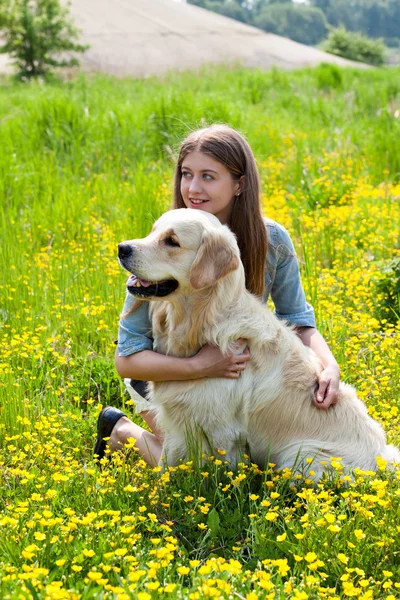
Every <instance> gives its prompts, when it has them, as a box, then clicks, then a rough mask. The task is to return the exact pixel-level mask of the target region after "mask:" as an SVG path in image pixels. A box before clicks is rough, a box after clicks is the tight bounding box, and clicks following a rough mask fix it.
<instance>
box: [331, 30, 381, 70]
mask: <svg viewBox="0 0 400 600" xmlns="http://www.w3.org/2000/svg"><path fill="white" fill-rule="evenodd" d="M321 47H322V49H323V50H325V52H329V53H330V54H336V56H342V57H343V58H348V59H349V60H355V61H358V62H364V63H368V64H370V65H375V66H380V65H383V63H384V62H385V52H386V47H385V45H384V43H383V41H382V40H381V39H371V38H368V37H366V36H365V35H362V34H361V33H353V32H351V31H347V30H346V29H345V28H344V27H339V28H338V29H334V30H332V31H331V32H330V34H329V36H328V39H327V40H326V41H325V42H324V43H323V44H322V46H321Z"/></svg>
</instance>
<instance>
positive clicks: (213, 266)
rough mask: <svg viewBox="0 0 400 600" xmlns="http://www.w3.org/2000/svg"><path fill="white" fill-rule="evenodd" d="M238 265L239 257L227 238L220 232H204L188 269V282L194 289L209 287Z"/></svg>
mask: <svg viewBox="0 0 400 600" xmlns="http://www.w3.org/2000/svg"><path fill="white" fill-rule="evenodd" d="M238 266H239V258H238V257H237V255H236V254H235V252H234V250H233V248H232V247H231V246H230V244H229V242H228V240H226V239H225V238H224V236H223V235H221V234H220V233H215V232H212V233H210V232H205V233H204V235H203V239H202V242H201V246H200V248H199V250H198V252H197V256H196V258H195V260H194V263H193V264H192V268H191V270H190V284H191V286H192V287H193V288H194V289H195V290H201V289H203V288H207V287H210V286H211V285H214V283H216V282H217V281H218V280H219V279H221V278H222V277H225V275H228V273H230V272H231V271H235V269H237V268H238Z"/></svg>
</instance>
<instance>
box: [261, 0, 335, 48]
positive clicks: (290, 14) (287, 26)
mask: <svg viewBox="0 0 400 600" xmlns="http://www.w3.org/2000/svg"><path fill="white" fill-rule="evenodd" d="M254 25H255V26H256V27H260V28H261V29H264V31H268V32H270V33H276V34H277V35H282V36H285V37H289V38H291V39H292V40H295V41H296V42H301V43H303V44H309V45H314V44H318V43H319V42H320V41H321V40H323V39H324V38H325V37H326V34H327V32H328V23H327V21H326V18H325V16H324V14H323V12H322V11H321V10H320V9H319V8H314V7H312V6H305V5H300V4H291V3H272V4H269V5H268V6H265V7H264V8H263V10H262V11H261V13H260V15H259V16H258V17H257V18H256V19H255V21H254Z"/></svg>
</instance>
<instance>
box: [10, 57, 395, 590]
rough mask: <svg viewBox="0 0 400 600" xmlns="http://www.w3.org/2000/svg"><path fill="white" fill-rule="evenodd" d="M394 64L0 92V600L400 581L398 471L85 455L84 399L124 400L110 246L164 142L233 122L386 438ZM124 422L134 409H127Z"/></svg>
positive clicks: (144, 220) (154, 208)
mask: <svg viewBox="0 0 400 600" xmlns="http://www.w3.org/2000/svg"><path fill="white" fill-rule="evenodd" d="M399 108H400V77H399V70H398V69H388V70H370V71H363V72H361V71H357V70H351V69H349V70H340V69H338V68H336V67H332V66H327V65H321V66H320V67H318V68H317V69H313V70H302V71H296V72H292V73H284V72H281V71H278V70H272V71H269V72H266V73H262V72H261V71H257V70H242V69H236V70H224V69H221V68H220V69H205V70H203V71H201V72H200V73H196V74H187V73H186V74H180V75H176V74H171V75H169V76H168V77H166V78H165V79H150V80H148V81H130V80H123V81H119V80H115V79H112V78H107V77H101V76H97V77H94V78H92V79H85V78H84V77H79V78H78V79H77V80H76V81H74V82H70V83H63V84H61V83H60V84H51V85H50V84H48V85H46V84H29V85H21V84H15V83H12V82H11V81H8V80H4V81H3V82H2V85H1V87H0V133H1V140H2V143H1V150H0V197H1V202H2V205H3V207H4V210H2V211H1V212H0V227H1V234H0V235H1V253H0V263H1V264H0V267H1V268H0V291H1V305H0V336H1V346H0V373H1V379H0V448H1V449H0V477H1V494H0V581H1V583H0V597H1V598H4V599H14V598H18V599H20V598H21V599H25V598H26V599H31V598H32V599H34V600H36V599H37V598H40V599H42V598H43V599H44V598H45V599H47V598H48V599H53V598H68V599H82V600H89V599H91V598H104V599H106V598H107V599H108V598H110V599H111V598H112V599H114V598H115V599H119V600H126V599H128V598H139V600H149V599H150V598H154V599H155V598H158V597H160V596H162V595H165V596H166V597H170V598H190V599H197V598H208V597H215V598H229V599H230V598H246V599H247V600H255V599H256V598H260V599H261V598H263V599H264V598H271V599H274V600H275V599H283V598H296V599H300V600H301V599H306V598H309V599H315V600H316V599H319V598H331V599H334V598H336V599H338V598H347V597H357V598H362V599H364V600H366V599H379V600H380V599H386V600H394V599H395V598H398V597H399V595H400V592H399V590H400V554H399V551H398V546H397V545H396V540H397V539H398V536H399V533H400V528H399V525H398V523H399V515H400V486H399V481H400V471H397V472H396V471H394V472H390V471H388V470H386V469H385V464H384V463H383V462H382V461H380V462H379V464H378V469H377V472H376V473H372V472H368V473H366V472H361V471H357V472H356V473H355V476H354V480H353V481H347V480H346V477H345V476H344V475H343V473H342V470H341V465H340V460H333V461H332V462H333V464H332V466H333V475H331V476H330V477H329V478H327V479H326V480H325V481H324V482H323V483H321V484H320V485H319V486H318V487H317V488H313V487H312V485H311V483H310V482H308V481H307V480H304V479H301V478H295V477H294V476H293V475H292V474H291V473H290V472H287V471H285V472H281V473H277V472H276V471H274V470H273V468H272V466H270V467H269V468H268V470H267V471H266V472H265V473H264V472H263V473H261V472H260V471H259V470H258V469H257V468H256V467H254V466H253V465H251V463H250V462H249V460H248V457H243V463H242V465H241V467H240V469H239V472H238V473H230V472H227V471H226V469H224V465H223V461H224V455H223V449H221V452H220V453H219V454H218V455H216V456H215V457H210V458H209V459H208V460H207V463H206V465H205V467H203V468H199V467H198V466H196V464H194V463H188V464H186V465H181V467H180V468H177V469H171V470H170V471H169V472H167V473H165V474H160V473H158V472H157V469H154V470H151V469H150V468H148V467H147V466H146V465H145V464H144V463H143V461H141V460H139V459H138V458H137V456H136V455H135V453H134V450H133V449H132V448H128V449H127V451H126V455H121V456H117V457H115V459H114V462H113V463H112V464H110V466H109V467H108V468H106V469H103V470H102V471H100V470H99V469H98V468H97V466H96V465H95V463H94V462H93V460H92V454H91V453H92V447H93V442H94V432H95V422H96V418H97V415H98V412H99V410H100V409H101V406H104V405H106V404H113V405H117V406H124V407H125V409H126V410H128V411H131V414H134V411H133V409H132V407H130V406H129V402H128V400H127V396H125V395H124V391H123V389H122V386H121V382H120V380H119V379H118V377H117V375H116V373H115V371H114V368H113V353H114V344H113V340H114V338H115V337H116V332H117V324H118V313H119V311H120V309H121V306H122V301H123V297H124V284H125V275H124V273H123V272H121V269H120V268H119V267H118V264H117V261H116V258H115V256H116V245H117V243H118V242H119V241H121V240H123V239H127V238H134V237H139V236H142V235H145V234H146V233H147V232H148V231H149V229H150V227H151V224H152V222H153V220H154V219H155V218H156V217H157V216H158V215H159V214H161V213H162V212H163V211H165V210H166V209H167V208H168V206H169V203H170V198H171V174H172V171H173V164H174V155H175V152H176V148H177V146H178V144H179V141H180V139H181V138H182V136H184V135H185V134H186V133H187V132H188V130H190V129H191V128H194V127H198V126H199V125H201V124H203V123H211V122H226V123H228V124H230V125H232V126H234V127H237V128H239V129H240V130H241V131H242V132H243V133H244V134H245V135H246V136H247V137H248V139H249V141H250V143H251V145H252V147H253V149H254V152H255V154H256V157H257V160H258V163H259V168H260V173H261V176H262V180H263V190H264V193H263V203H264V207H265V213H266V214H267V215H268V216H269V217H271V218H273V219H276V220H277V221H279V222H281V223H282V224H284V225H285V226H286V227H287V228H288V229H289V231H290V233H291V235H292V237H293V240H294V242H295V245H296V248H297V251H298V253H299V256H300V259H301V268H302V277H303V283H304V287H305V289H306V292H307V297H308V298H309V299H310V301H312V303H313V305H314V307H315V309H316V314H317V318H318V327H319V329H320V330H321V332H322V333H323V335H324V336H325V337H326V338H327V339H328V341H329V343H330V345H331V347H332V350H333V352H334V354H335V356H336V357H337V359H338V361H339V362H340V365H341V369H342V373H343V379H344V380H346V381H348V382H349V383H352V384H354V385H355V386H356V387H357V390H358V392H359V395H360V397H361V398H362V399H363V400H364V401H365V402H366V404H367V406H368V410H369V412H370V414H371V415H372V416H374V417H375V418H377V419H378V420H379V421H380V422H381V423H382V424H383V425H384V427H385V428H386V430H387V432H388V436H389V440H390V441H391V442H392V443H395V444H400V417H399V408H400V405H399V400H398V398H399V391H400V382H399V370H400V357H399V352H398V347H399V333H400V326H399V314H400V311H399V298H398V293H397V292H396V290H398V289H399V271H398V268H397V267H396V265H398V260H399V259H398V257H399V256H400V246H399V224H400V208H399V198H400V181H399V180H400V119H399V118H398V111H399ZM135 418H136V419H137V417H135Z"/></svg>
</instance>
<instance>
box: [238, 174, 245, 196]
mask: <svg viewBox="0 0 400 600" xmlns="http://www.w3.org/2000/svg"><path fill="white" fill-rule="evenodd" d="M245 183H246V177H245V176H244V175H242V176H241V177H240V179H238V188H237V190H236V193H235V196H240V194H241V193H242V192H243V191H244V186H245Z"/></svg>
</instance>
